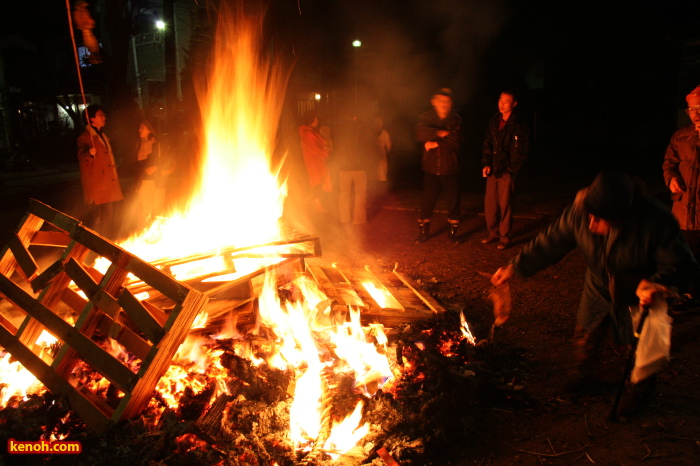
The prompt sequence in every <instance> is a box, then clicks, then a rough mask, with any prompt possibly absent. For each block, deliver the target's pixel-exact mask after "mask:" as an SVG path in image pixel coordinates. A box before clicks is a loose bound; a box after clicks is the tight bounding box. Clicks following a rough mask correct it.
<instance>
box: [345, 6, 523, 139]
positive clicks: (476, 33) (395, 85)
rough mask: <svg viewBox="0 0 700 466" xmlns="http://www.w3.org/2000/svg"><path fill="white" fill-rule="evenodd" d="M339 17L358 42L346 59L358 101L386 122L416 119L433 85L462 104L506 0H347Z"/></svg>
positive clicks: (477, 82)
mask: <svg viewBox="0 0 700 466" xmlns="http://www.w3.org/2000/svg"><path fill="white" fill-rule="evenodd" d="M338 18H344V21H345V24H344V26H343V31H344V33H345V34H348V37H346V38H345V39H344V40H345V41H346V42H347V43H348V44H349V43H350V42H351V41H352V40H354V39H360V40H361V41H362V47H360V49H359V50H357V51H355V53H357V54H358V55H357V56H356V57H354V58H355V60H353V57H349V58H350V59H349V60H347V61H346V66H347V69H346V71H345V73H344V74H345V76H347V77H348V80H347V85H348V87H352V86H353V85H354V78H355V77H356V79H357V86H358V88H359V94H360V97H359V100H360V102H361V104H360V105H362V103H364V106H365V107H366V108H367V109H368V110H370V111H379V112H381V113H382V114H383V115H384V116H385V119H386V120H387V121H388V122H391V121H392V120H411V119H413V118H415V115H416V114H417V113H419V112H421V111H423V110H426V109H427V108H429V100H430V97H431V96H432V93H433V91H434V90H435V89H437V88H440V87H450V88H451V89H452V90H453V95H454V104H455V108H459V107H461V106H464V105H467V104H469V103H470V101H471V100H472V99H473V97H474V96H475V93H477V92H479V89H480V88H481V86H482V85H483V83H484V79H485V76H483V74H482V70H483V67H482V66H481V60H482V58H483V56H484V55H485V53H486V52H487V51H488V49H489V46H490V45H491V44H492V42H493V40H494V39H495V38H496V37H498V35H499V33H500V32H501V31H502V30H503V28H504V27H505V26H506V25H507V24H508V22H509V21H510V13H509V9H508V8H507V1H506V0H438V1H431V2H426V1H424V0H412V1H409V2H395V1H387V0H378V1H377V0H349V1H343V2H341V3H340V4H339V10H338ZM355 67H357V69H356V70H355V69H354V68H355ZM355 73H357V75H356V76H355ZM377 107H379V108H377ZM400 126H402V127H403V128H405V127H406V125H400ZM393 136H395V138H394V139H395V149H397V150H401V148H402V144H411V143H412V137H411V136H410V135H409V134H404V135H402V134H395V135H393Z"/></svg>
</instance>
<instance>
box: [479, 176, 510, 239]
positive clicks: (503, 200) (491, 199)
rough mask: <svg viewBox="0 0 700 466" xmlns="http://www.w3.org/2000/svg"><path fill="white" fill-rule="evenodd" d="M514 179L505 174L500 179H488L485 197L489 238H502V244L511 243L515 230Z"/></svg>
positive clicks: (485, 213) (493, 177)
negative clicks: (511, 236) (513, 206)
mask: <svg viewBox="0 0 700 466" xmlns="http://www.w3.org/2000/svg"><path fill="white" fill-rule="evenodd" d="M512 202H513V177H512V176H511V175H510V174H509V173H504V174H503V175H502V176H500V177H499V178H496V177H495V176H489V177H488V178H486V194H485V196H484V216H485V217H486V228H487V229H488V231H489V236H491V237H494V238H500V240H501V243H510V231H511V229H512V228H513V211H512V209H511V204H512Z"/></svg>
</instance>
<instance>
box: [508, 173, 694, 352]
mask: <svg viewBox="0 0 700 466" xmlns="http://www.w3.org/2000/svg"><path fill="white" fill-rule="evenodd" d="M588 189H589V188H586V189H584V190H582V191H580V192H579V193H578V195H577V197H576V200H575V201H574V203H572V204H571V205H569V206H568V207H567V208H566V209H565V210H564V213H563V214H562V215H561V217H559V219H558V220H557V221H556V222H554V223H553V224H552V225H550V226H549V227H548V228H547V229H546V230H545V231H544V232H542V233H540V234H539V235H538V236H537V237H536V238H535V239H533V240H532V242H530V244H528V245H527V246H526V247H525V248H523V250H522V251H521V252H520V253H519V254H518V255H517V256H516V257H515V258H514V259H513V260H512V263H513V265H514V266H515V272H516V274H517V275H518V276H520V277H523V278H525V277H530V276H532V275H534V274H535V273H537V272H538V271H540V270H542V269H544V268H546V267H549V266H550V265H553V264H556V263H557V262H559V261H560V260H561V259H562V258H563V257H564V256H566V255H567V254H568V253H569V252H571V251H572V250H573V249H574V248H575V247H578V248H579V250H580V251H581V253H582V254H583V257H584V259H585V262H586V267H587V269H586V275H585V279H584V288H583V294H582V296H581V302H580V305H579V311H578V324H579V325H581V326H583V327H584V328H585V329H586V330H589V331H590V330H592V329H593V328H594V327H595V326H596V325H597V324H598V323H600V321H601V320H602V319H603V318H604V317H605V316H606V315H607V314H610V316H611V318H612V322H613V324H614V325H615V328H616V330H617V335H616V336H617V340H618V341H619V342H622V343H629V342H630V340H631V336H632V323H631V317H630V311H629V306H633V305H637V304H639V298H637V296H636V289H637V285H638V284H639V282H640V281H641V280H642V279H647V280H649V281H652V282H657V283H660V284H663V285H666V286H668V287H671V288H675V289H677V290H681V291H682V290H685V289H686V288H687V287H688V286H689V285H690V284H691V283H693V282H694V281H695V280H698V279H699V277H700V268H699V267H698V264H697V262H696V261H695V259H694V258H693V255H692V253H691V252H690V249H689V248H688V245H687V243H686V242H685V239H684V238H683V236H682V235H681V233H680V228H679V225H678V222H677V221H676V219H675V218H674V217H673V215H672V213H671V212H670V210H669V209H668V208H667V207H666V206H665V205H664V204H662V203H661V202H660V201H658V200H656V199H654V198H652V197H650V196H648V195H646V194H643V192H642V190H641V189H640V188H639V186H635V191H634V197H633V200H632V204H631V206H630V210H629V214H628V216H627V219H626V220H624V221H623V222H621V224H622V226H621V227H619V228H614V229H613V231H612V232H611V233H610V234H609V235H606V236H601V235H595V234H593V233H592V232H591V231H590V230H589V229H588V225H589V216H588V212H587V211H586V209H585V207H584V203H583V200H584V198H585V195H586V193H587V191H588Z"/></svg>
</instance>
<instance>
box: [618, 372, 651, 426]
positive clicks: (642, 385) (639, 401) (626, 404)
mask: <svg viewBox="0 0 700 466" xmlns="http://www.w3.org/2000/svg"><path fill="white" fill-rule="evenodd" d="M654 392H656V375H652V376H651V377H648V378H646V379H644V380H642V381H641V382H638V383H636V384H633V385H631V386H630V387H629V388H628V389H627V393H626V394H625V396H624V397H623V398H622V400H621V401H620V405H619V406H618V407H617V415H618V416H620V417H633V416H636V415H637V414H639V412H640V411H641V410H642V409H643V408H644V407H645V406H646V405H648V404H649V400H650V399H651V397H652V395H653V394H654Z"/></svg>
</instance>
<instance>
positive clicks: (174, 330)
mask: <svg viewBox="0 0 700 466" xmlns="http://www.w3.org/2000/svg"><path fill="white" fill-rule="evenodd" d="M208 299H209V298H208V297H206V296H204V295H203V294H201V293H199V292H197V291H194V290H191V291H190V293H189V294H188V295H187V297H186V298H185V300H184V301H183V303H182V310H181V312H180V313H179V314H180V318H179V319H178V325H173V326H172V327H171V329H170V330H169V331H168V333H167V334H166V335H165V337H164V338H163V340H162V341H161V343H160V346H159V348H158V351H157V352H155V353H154V352H151V355H152V356H153V358H152V359H150V358H147V359H146V360H144V363H143V364H142V366H141V371H139V374H138V375H139V376H140V377H141V380H139V382H138V383H137V384H136V386H135V387H134V389H133V390H131V397H132V398H131V400H130V402H129V405H128V406H126V407H125V408H124V412H123V413H122V417H124V418H126V419H129V418H131V417H133V416H135V415H137V414H139V413H140V412H141V411H143V409H144V408H145V407H146V405H147V404H148V401H149V400H150V398H151V396H152V394H153V388H154V387H155V386H156V384H157V383H158V381H159V380H160V378H161V377H162V376H163V374H165V371H166V370H167V369H168V367H169V366H170V363H171V361H172V358H173V356H174V355H175V353H176V352H177V349H178V348H179V347H180V344H181V343H182V342H183V341H184V340H185V338H186V337H187V334H188V333H189V332H190V327H191V326H192V322H193V321H194V319H195V317H196V316H197V314H198V313H199V311H200V309H202V307H203V306H204V305H205V304H206V302H207V300H208Z"/></svg>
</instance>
